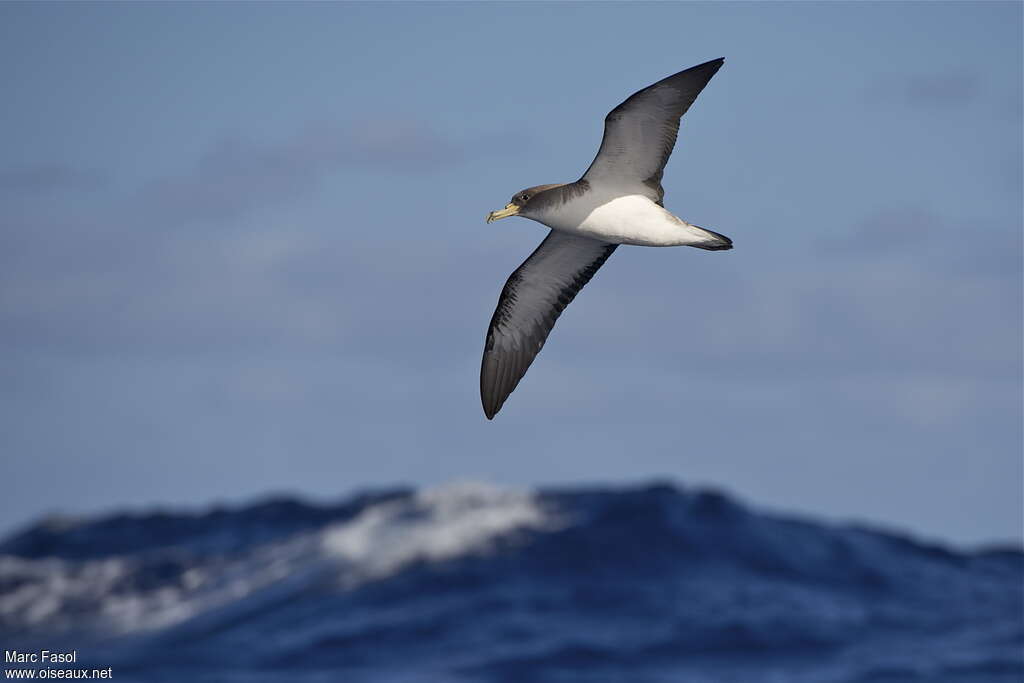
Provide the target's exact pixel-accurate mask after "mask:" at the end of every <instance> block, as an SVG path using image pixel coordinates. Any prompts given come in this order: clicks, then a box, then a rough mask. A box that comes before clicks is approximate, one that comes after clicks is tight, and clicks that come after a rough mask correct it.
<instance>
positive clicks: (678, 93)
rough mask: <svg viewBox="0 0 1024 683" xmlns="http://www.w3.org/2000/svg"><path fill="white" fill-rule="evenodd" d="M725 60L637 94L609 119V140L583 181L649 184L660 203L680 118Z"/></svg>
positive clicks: (606, 133)
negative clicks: (667, 163)
mask: <svg viewBox="0 0 1024 683" xmlns="http://www.w3.org/2000/svg"><path fill="white" fill-rule="evenodd" d="M724 62H725V60H724V59H713V60H711V61H710V62H705V63H703V64H699V65H698V66H694V67H691V68H689V69H686V70H685V71H680V72H679V73H677V74H675V75H673V76H669V77H668V78H665V79H662V80H660V81H658V82H657V83H655V84H654V85H651V86H648V87H646V88H644V89H643V90H640V91H639V92H636V93H633V94H632V95H631V96H630V97H629V98H628V99H627V100H626V101H625V102H623V103H622V104H620V105H619V106H617V107H615V109H612V110H611V112H609V113H608V116H606V117H605V119H604V138H603V139H602V140H601V148H600V149H599V150H598V151H597V156H596V157H594V161H593V162H592V163H591V164H590V168H588V169H587V172H586V173H584V174H583V178H582V180H588V181H591V182H596V183H601V184H607V185H612V186H619V187H622V186H627V187H628V186H639V185H641V184H642V185H645V186H647V187H648V188H649V189H650V192H649V196H650V198H651V199H652V200H653V201H656V202H658V203H661V200H662V198H663V197H664V195H665V193H664V191H663V190H662V189H661V174H662V172H663V171H664V170H665V164H666V162H668V158H669V155H671V154H672V148H673V147H675V144H676V136H677V135H678V133H679V119H680V118H682V116H683V114H685V113H686V110H687V109H689V108H690V105H691V104H693V101H694V100H695V99H697V95H699V94H700V91H701V90H703V89H704V86H705V85H707V84H708V81H710V80H711V77H712V76H714V75H715V73H716V72H717V71H718V69H720V68H721V66H722V64H723V63H724Z"/></svg>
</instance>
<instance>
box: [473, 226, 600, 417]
mask: <svg viewBox="0 0 1024 683" xmlns="http://www.w3.org/2000/svg"><path fill="white" fill-rule="evenodd" d="M616 246H617V245H615V244H608V243H607V242H599V241H598V240H592V239H588V238H586V237H577V236H575V235H569V234H566V233H562V232H558V231H556V230H552V231H551V232H550V233H549V234H548V236H547V237H546V238H545V239H544V241H543V242H541V243H540V246H539V247H537V249H536V250H534V252H533V253H532V254H530V257H529V258H528V259H526V260H525V261H524V262H523V264H522V265H521V266H519V268H517V269H516V271H515V272H514V273H512V275H511V276H510V277H509V279H508V282H506V283H505V288H504V289H502V290H501V298H499V299H498V307H497V308H496V309H495V311H494V316H493V317H492V318H491V326H490V328H489V329H488V330H487V342H486V344H485V345H484V358H483V363H482V364H481V367H480V398H481V400H482V401H483V406H484V414H486V415H487V419H491V418H493V417H494V416H495V415H496V414H497V412H498V411H499V410H500V409H501V406H502V404H503V403H504V402H505V399H506V398H508V396H509V394H511V393H512V390H513V389H515V388H516V385H517V384H519V380H520V379H522V377H523V375H525V374H526V369H527V368H529V367H530V363H532V362H533V359H534V358H535V357H536V356H537V354H538V353H539V352H540V350H541V348H542V347H543V346H544V340H545V339H547V337H548V334H549V333H550V332H551V328H552V327H554V326H555V321H556V320H558V316H559V315H561V313H562V311H563V310H564V309H565V307H566V306H568V305H569V302H570V301H572V300H573V298H574V297H575V296H576V294H577V293H578V292H579V291H580V290H581V289H583V285H585V284H587V283H588V282H589V281H590V278H592V277H593V276H594V273H596V272H597V269H598V268H600V267H601V265H602V264H604V262H605V261H606V260H607V259H608V257H609V256H611V254H612V252H613V251H615V247H616Z"/></svg>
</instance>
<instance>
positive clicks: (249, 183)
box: [137, 120, 526, 222]
mask: <svg viewBox="0 0 1024 683" xmlns="http://www.w3.org/2000/svg"><path fill="white" fill-rule="evenodd" d="M496 141H497V142H501V143H507V142H508V135H504V134H501V133H493V134H488V135H485V136H481V137H479V138H477V139H469V138H467V139H455V138H453V137H449V136H446V135H444V134H442V133H441V132H439V131H437V130H435V129H433V128H432V127H430V126H428V125H426V124H423V123H419V122H416V121H412V120H404V121H403V120H363V121H358V122H354V123H350V124H348V125H346V126H339V125H335V124H321V125H315V126H307V127H306V128H305V129H303V130H301V131H300V132H299V133H297V134H296V135H293V136H292V137H290V138H288V139H286V140H284V141H281V142H259V141H255V140H249V139H244V138H239V137H225V138H223V139H221V140H219V141H217V142H216V143H215V144H214V145H212V146H211V147H210V149H209V150H207V151H206V152H205V153H204V154H203V155H202V157H201V158H200V159H199V160H198V161H197V163H196V165H195V167H194V168H193V169H191V170H190V171H189V172H187V173H184V174H181V175H178V176H170V177H165V178H161V179H158V180H156V181H154V182H152V183H150V184H149V185H148V186H146V187H144V188H143V189H142V191H141V192H140V195H139V197H138V200H137V206H138V208H139V209H140V211H142V212H143V213H145V214H148V215H156V216H158V217H159V218H160V219H162V220H170V221H172V222H182V221H190V220H200V221H222V220H230V219H236V218H240V217H244V216H245V215H247V214H249V213H251V212H252V211H254V210H256V209H260V208H264V207H268V206H276V205H282V204H287V203H289V202H294V201H297V200H299V199H301V198H303V197H305V196H308V195H309V194H311V193H313V192H315V191H316V190H317V189H318V188H319V187H320V185H321V183H322V182H323V181H324V179H325V178H327V177H329V176H330V175H332V174H334V173H338V172H340V171H342V170H345V169H353V168H358V169H361V170H362V169H367V170H369V171H371V172H374V173H380V174H384V175H392V176H395V175H398V176H413V175H416V174H423V173H428V172H431V171H436V170H441V169H444V168H448V167H453V166H457V165H460V164H462V163H465V162H466V161H468V160H469V159H471V158H476V157H478V156H481V155H487V154H489V153H490V152H489V151H488V150H492V149H495V148H500V149H501V150H502V153H503V154H505V153H507V149H508V148H509V147H511V148H512V149H514V150H515V149H518V150H522V149H524V148H525V147H526V144H523V143H524V142H525V141H522V140H520V141H518V143H517V144H514V145H508V144H501V145H495V144H494V143H495V142H496Z"/></svg>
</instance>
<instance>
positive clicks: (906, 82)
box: [867, 72, 982, 109]
mask: <svg viewBox="0 0 1024 683" xmlns="http://www.w3.org/2000/svg"><path fill="white" fill-rule="evenodd" d="M981 92H982V86H981V78H980V77H979V76H978V74H974V73H966V72H960V73H956V72H954V73H937V74H911V75H901V76H887V77H884V78H880V79H878V80H877V81H875V82H874V83H872V84H871V85H870V86H869V87H868V89H867V97H868V98H869V99H870V100H872V101H876V100H881V101H888V102H897V103H900V104H905V105H908V106H911V107H918V108H921V109H953V108H958V107H963V106H966V105H968V104H970V103H972V102H974V101H975V100H976V99H978V97H979V96H980V95H981Z"/></svg>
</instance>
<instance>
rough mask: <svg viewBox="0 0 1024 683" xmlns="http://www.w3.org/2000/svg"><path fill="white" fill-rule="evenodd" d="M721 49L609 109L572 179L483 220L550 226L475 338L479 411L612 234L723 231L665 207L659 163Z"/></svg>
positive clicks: (531, 191)
mask: <svg viewBox="0 0 1024 683" xmlns="http://www.w3.org/2000/svg"><path fill="white" fill-rule="evenodd" d="M724 63H725V60H724V59H723V58H719V59H713V60H711V61H709V62H704V63H703V64H698V65H697V66H694V67H691V68H689V69H685V70H683V71H680V72H678V73H676V74H673V75H672V76H668V77H667V78H664V79H662V80H660V81H658V82H657V83H654V84H653V85H650V86H648V87H646V88H643V89H642V90H638V91H637V92H635V93H633V94H632V95H630V96H629V97H628V98H626V100H625V101H623V102H622V103H621V104H620V105H619V106H617V107H615V108H614V109H612V110H611V112H609V113H608V115H607V116H606V117H605V120H604V137H603V138H602V139H601V146H600V147H599V148H598V151H597V156H596V157H594V160H593V162H591V164H590V167H589V168H587V170H586V172H585V173H584V174H583V176H582V177H580V179H579V180H577V181H575V182H572V183H558V184H551V185H536V186H534V187H528V188H526V189H525V190H521V191H519V192H517V193H516V194H515V195H513V196H512V199H511V200H510V201H509V203H508V204H507V205H506V206H505V208H504V209H500V210H497V211H492V212H490V213H489V214H487V219H486V220H487V223H492V222H494V221H497V220H500V219H502V218H508V217H510V216H521V217H523V218H528V219H530V220H533V221H537V222H538V223H541V224H543V225H545V226H547V227H548V228H550V229H551V231H550V232H549V233H548V235H547V237H545V238H544V241H543V242H541V243H540V246H538V247H537V248H536V249H535V250H534V252H533V253H532V254H530V256H529V257H528V258H527V259H526V260H525V261H524V262H523V263H522V265H520V266H519V267H518V268H517V269H516V270H515V272H513V273H512V275H511V276H509V278H508V281H507V282H506V283H505V286H504V287H503V288H502V290H501V295H500V296H499V298H498V305H497V308H496V309H495V311H494V315H493V316H492V317H491V322H490V325H489V327H488V329H487V337H486V340H485V342H484V354H483V360H482V362H481V367H480V399H481V402H482V403H483V409H484V415H485V416H486V417H487V419H488V420H491V419H493V418H494V416H495V415H496V414H497V413H498V411H499V410H500V409H501V407H502V405H504V403H505V400H506V399H507V398H508V397H509V395H510V394H511V393H512V391H513V390H514V389H515V388H516V386H517V385H518V384H519V381H520V380H521V379H522V378H523V376H524V375H525V374H526V371H527V369H528V368H529V367H530V364H531V363H532V362H533V359H534V358H536V356H537V354H538V353H540V350H541V348H542V347H543V346H544V342H545V341H546V340H547V337H548V335H549V334H550V332H551V330H552V328H553V327H554V325H555V321H556V320H558V316H559V315H561V313H562V311H563V310H564V309H565V307H566V306H568V305H569V303H570V302H571V301H572V300H573V299H574V298H575V297H576V295H577V294H578V293H579V291H580V290H581V289H582V288H583V286H584V285H586V284H587V283H588V282H589V281H590V279H591V278H592V277H593V276H594V273H596V272H597V271H598V269H599V268H600V267H601V266H602V265H604V263H605V261H607V260H608V257H609V256H611V255H612V253H613V252H614V251H615V249H616V248H617V247H618V246H619V245H620V244H626V245H639V246H646V247H669V246H690V247H697V248H699V249H707V250H712V251H717V250H725V249H731V248H732V240H731V239H729V238H728V237H726V236H725V235H720V234H719V233H717V232H713V231H711V230H708V229H706V228H702V227H700V226H697V225H693V224H691V223H688V222H686V221H684V220H682V219H681V218H678V217H676V216H675V215H673V214H672V213H669V211H667V210H666V209H665V206H664V203H663V200H664V197H665V191H664V189H663V188H662V186H661V179H662V173H663V172H664V169H665V164H666V162H667V161H668V158H669V155H671V154H672V150H673V148H674V147H675V143H676V137H677V135H678V133H679V122H680V119H681V118H682V116H683V114H685V113H686V110H687V109H689V108H690V105H691V104H693V101H694V100H695V99H696V98H697V95H699V94H700V92H701V91H702V90H703V89H704V86H706V85H707V84H708V82H709V81H710V80H711V77H712V76H714V75H715V73H717V72H718V70H719V69H720V68H721V67H722V64H724Z"/></svg>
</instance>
